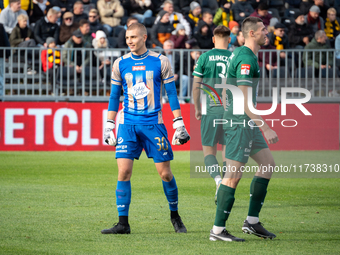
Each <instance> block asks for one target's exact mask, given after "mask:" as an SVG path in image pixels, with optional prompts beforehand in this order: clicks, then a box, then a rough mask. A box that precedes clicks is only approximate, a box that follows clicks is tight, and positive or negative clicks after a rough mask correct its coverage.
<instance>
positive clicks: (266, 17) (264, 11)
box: [250, 3, 272, 27]
mask: <svg viewBox="0 0 340 255" xmlns="http://www.w3.org/2000/svg"><path fill="white" fill-rule="evenodd" d="M268 9H269V7H268V5H267V4H266V3H261V4H259V7H258V8H257V9H256V10H255V11H254V12H253V13H252V14H250V16H251V17H258V18H260V19H262V20H263V25H265V26H266V27H268V26H269V23H270V19H271V18H272V15H271V14H270V13H268Z"/></svg>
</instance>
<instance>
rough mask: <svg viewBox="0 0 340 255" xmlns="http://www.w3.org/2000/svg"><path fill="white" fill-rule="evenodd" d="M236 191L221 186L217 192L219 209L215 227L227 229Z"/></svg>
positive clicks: (217, 209)
mask: <svg viewBox="0 0 340 255" xmlns="http://www.w3.org/2000/svg"><path fill="white" fill-rule="evenodd" d="M234 195H235V189H233V188H230V187H228V186H226V185H223V184H221V186H220V188H219V189H218V192H217V208H216V217H215V223H214V225H215V226H218V227H225V222H226V221H227V219H228V217H229V214H230V211H231V208H233V204H234V201H235V197H234Z"/></svg>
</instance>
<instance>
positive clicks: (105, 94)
mask: <svg viewBox="0 0 340 255" xmlns="http://www.w3.org/2000/svg"><path fill="white" fill-rule="evenodd" d="M5 50H8V48H3V47H0V51H3V53H4V56H5ZM43 50H44V48H10V51H11V56H10V57H9V58H8V59H5V58H0V61H2V64H3V65H4V66H5V73H4V77H3V79H4V88H3V95H2V96H1V92H0V100H2V101H56V102H57V101H78V102H93V101H97V102H101V101H102V102H107V101H108V99H109V94H110V87H111V85H110V82H111V68H112V65H113V62H114V60H115V59H116V58H117V57H120V56H122V55H123V54H125V53H127V52H128V50H127V49H105V50H103V49H100V50H96V49H85V48H81V49H66V48H58V49H54V50H53V57H54V58H55V50H59V51H61V56H60V61H61V63H64V62H65V60H67V62H68V63H69V60H68V59H71V58H72V57H74V55H75V53H77V54H78V53H80V54H81V56H80V59H79V60H80V61H81V62H82V63H85V62H89V63H90V64H88V65H86V67H85V68H83V69H82V71H81V72H79V73H78V72H77V70H76V68H74V66H70V65H64V66H60V67H59V68H57V65H56V63H55V62H53V68H51V69H48V70H47V72H44V71H43V69H42V59H41V52H42V51H43ZM152 50H153V51H158V52H159V53H163V51H162V50H155V49H152ZM192 51H199V52H200V53H203V52H206V51H207V50H196V49H195V50H178V49H176V50H175V49H174V50H172V54H173V58H172V65H173V67H174V70H176V71H177V74H179V76H178V77H179V80H178V82H177V89H178V96H179V99H182V100H186V101H190V99H191V95H192V91H191V88H192V82H193V76H192V72H193V68H194V65H193V64H192V63H195V62H196V61H197V59H193V60H192V59H191V54H190V53H191V52H192ZM266 52H269V53H270V52H274V54H277V59H278V61H277V68H276V69H274V70H267V69H266V67H265V65H263V66H262V67H261V79H260V81H259V87H258V102H270V101H271V99H272V96H273V94H272V91H273V90H272V89H273V88H275V87H276V88H277V89H278V91H280V89H281V88H304V89H307V90H309V91H310V92H311V95H312V99H311V100H310V101H311V102H340V71H339V68H340V59H337V58H336V54H335V53H336V52H335V51H334V50H322V51H320V50H284V51H283V52H285V53H286V54H285V58H284V59H283V60H281V61H280V56H279V51H276V50H267V51H262V50H261V51H260V52H259V53H258V54H259V55H260V54H263V59H265V53H266ZM304 53H308V54H304ZM320 54H323V57H325V58H326V59H327V62H326V66H332V68H331V69H329V68H326V69H321V68H320V69H317V68H315V66H314V64H315V63H318V64H319V66H321V58H319V57H318V56H319V55H320ZM338 54H339V53H338ZM193 55H194V54H193ZM308 55H309V56H310V58H311V60H313V62H314V63H313V65H311V66H308V67H306V66H305V63H307V60H308V59H307V58H308ZM50 57H51V56H50ZM267 57H268V58H269V64H272V63H273V61H272V54H268V56H267ZM65 58H66V59H65ZM106 59H107V60H108V62H107V63H105V64H104V65H102V60H106ZM316 59H319V61H318V62H315V60H316ZM46 61H48V56H47V58H46ZM101 65H102V68H101V69H100V68H99V67H101ZM0 66H1V65H0ZM175 66H176V67H175ZM177 69H178V70H177ZM183 73H186V74H188V75H187V76H188V80H189V82H188V85H189V86H188V87H187V93H186V94H187V95H186V96H184V95H183V92H182V86H183V76H182V75H181V74H183ZM0 89H1V88H0ZM288 96H289V97H291V98H298V97H304V95H301V94H299V93H291V94H289V95H288Z"/></svg>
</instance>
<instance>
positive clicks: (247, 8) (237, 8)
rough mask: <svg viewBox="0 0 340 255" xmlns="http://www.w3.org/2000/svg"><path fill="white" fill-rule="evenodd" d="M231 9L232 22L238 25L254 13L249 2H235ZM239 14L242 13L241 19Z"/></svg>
mask: <svg viewBox="0 0 340 255" xmlns="http://www.w3.org/2000/svg"><path fill="white" fill-rule="evenodd" d="M231 9H232V11H233V13H234V20H235V21H237V22H238V23H240V24H241V22H242V21H243V20H244V19H245V18H247V17H248V16H250V14H252V13H253V12H254V9H253V7H252V6H251V4H250V3H249V2H237V3H235V4H233V5H232V7H231ZM241 12H244V14H245V15H244V16H243V17H241V16H240V13H241Z"/></svg>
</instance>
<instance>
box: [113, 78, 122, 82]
mask: <svg viewBox="0 0 340 255" xmlns="http://www.w3.org/2000/svg"><path fill="white" fill-rule="evenodd" d="M111 81H115V82H119V83H121V82H122V81H117V80H115V79H111Z"/></svg>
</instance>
